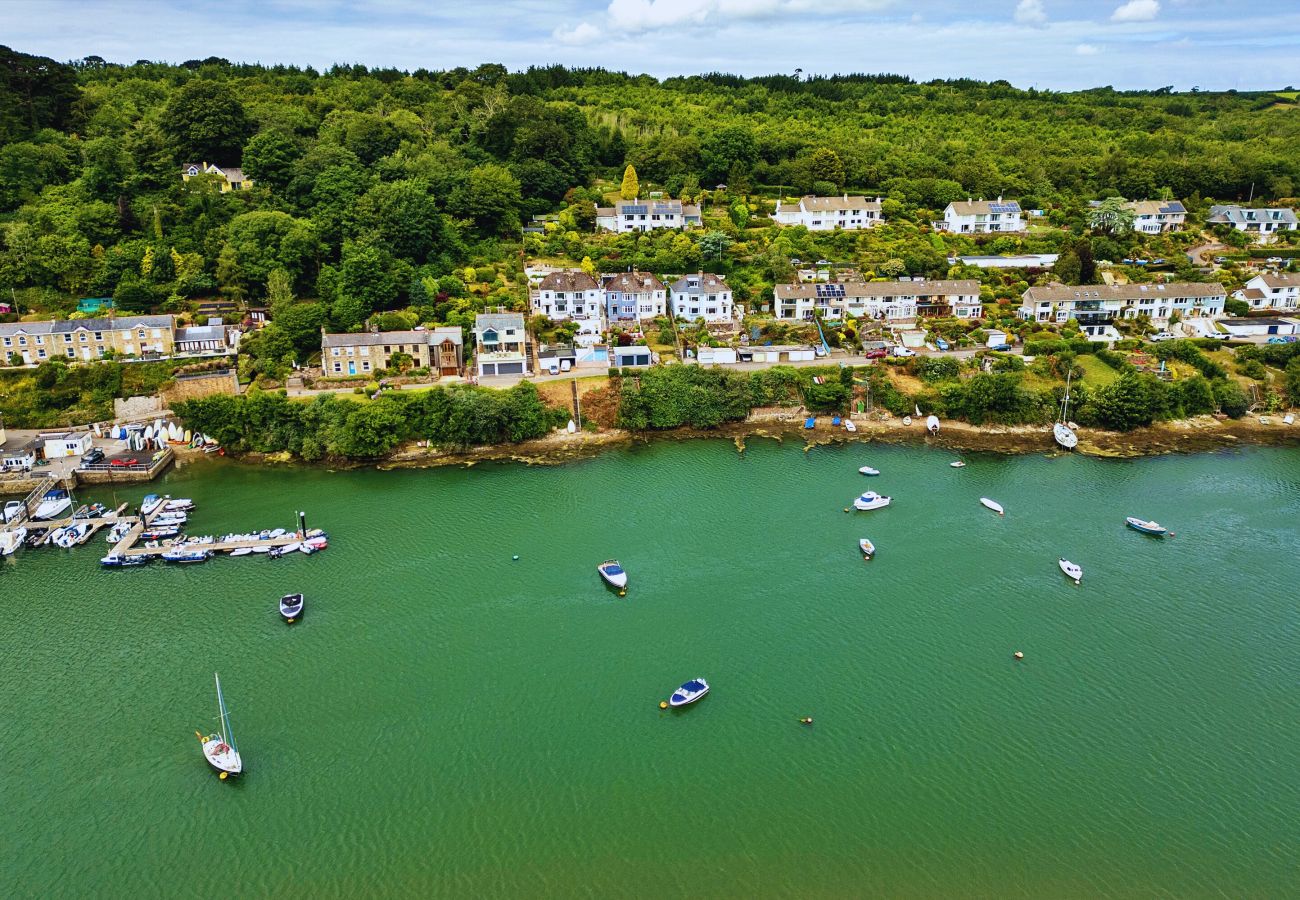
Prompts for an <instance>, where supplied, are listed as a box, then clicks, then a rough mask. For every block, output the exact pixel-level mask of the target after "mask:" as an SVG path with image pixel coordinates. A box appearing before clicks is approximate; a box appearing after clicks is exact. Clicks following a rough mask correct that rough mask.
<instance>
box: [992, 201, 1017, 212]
mask: <svg viewBox="0 0 1300 900" xmlns="http://www.w3.org/2000/svg"><path fill="white" fill-rule="evenodd" d="M1019 211H1020V204H1019V203H990V204H989V212H995V213H1005V212H1019Z"/></svg>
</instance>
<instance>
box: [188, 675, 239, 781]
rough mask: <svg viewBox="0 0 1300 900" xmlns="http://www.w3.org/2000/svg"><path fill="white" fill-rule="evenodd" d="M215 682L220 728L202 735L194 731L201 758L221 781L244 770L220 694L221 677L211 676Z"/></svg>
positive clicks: (228, 716)
mask: <svg viewBox="0 0 1300 900" xmlns="http://www.w3.org/2000/svg"><path fill="white" fill-rule="evenodd" d="M212 677H213V678H214V679H215V680H216V683H217V714H218V722H219V727H220V730H218V731H215V732H213V733H212V734H209V735H208V736H207V737H204V736H203V734H202V732H198V731H196V732H194V733H195V734H196V735H197V736H198V738H199V741H200V742H201V743H202V745H203V758H204V759H206V760H207V761H208V765H210V766H211V767H212V768H213V769H214V770H215V771H216V773H217V775H218V777H220V778H221V779H222V780H223V781H224V780H225V779H226V778H228V777H230V776H231V775H238V774H239V773H240V772H242V771H244V761H243V760H242V759H241V758H240V756H239V748H238V747H237V746H235V733H234V731H233V730H232V729H231V727H230V713H229V712H227V711H226V700H225V698H224V697H222V696H221V679H220V678H218V677H217V676H216V675H215V674H213V676H212Z"/></svg>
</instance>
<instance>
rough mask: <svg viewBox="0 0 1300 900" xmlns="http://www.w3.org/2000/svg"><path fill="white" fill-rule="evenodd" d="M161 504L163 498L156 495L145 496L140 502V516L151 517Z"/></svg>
mask: <svg viewBox="0 0 1300 900" xmlns="http://www.w3.org/2000/svg"><path fill="white" fill-rule="evenodd" d="M162 504H163V498H162V497H159V496H158V495H157V494H145V497H144V499H143V500H141V501H140V515H142V516H151V515H153V514H154V513H155V512H157V511H158V508H159V507H160V506H162Z"/></svg>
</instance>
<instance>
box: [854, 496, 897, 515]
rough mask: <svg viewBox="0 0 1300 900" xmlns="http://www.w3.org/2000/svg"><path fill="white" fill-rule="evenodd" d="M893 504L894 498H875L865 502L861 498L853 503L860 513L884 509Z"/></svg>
mask: <svg viewBox="0 0 1300 900" xmlns="http://www.w3.org/2000/svg"><path fill="white" fill-rule="evenodd" d="M892 502H893V498H892V497H875V498H874V499H871V500H863V499H862V498H861V497H859V498H858V499H856V500H854V501H853V508H854V509H856V510H858V511H859V512H870V511H871V510H873V509H884V508H885V507H886V506H888V505H889V504H890V503H892Z"/></svg>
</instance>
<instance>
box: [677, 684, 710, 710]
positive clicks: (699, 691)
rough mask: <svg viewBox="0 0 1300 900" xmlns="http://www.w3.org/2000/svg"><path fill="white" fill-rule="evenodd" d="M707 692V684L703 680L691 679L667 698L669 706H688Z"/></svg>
mask: <svg viewBox="0 0 1300 900" xmlns="http://www.w3.org/2000/svg"><path fill="white" fill-rule="evenodd" d="M708 692H709V683H708V682H707V681H705V680H704V679H703V678H692V679H691V680H690V681H688V682H686V683H685V684H683V685H682V686H681V687H679V688H678V689H677V690H675V691H673V695H672V696H671V697H669V698H668V705H669V706H689V705H690V704H692V703H694V702H695V701H696V700H699V699H700V698H701V697H703V696H704V695H705V694H707V693H708Z"/></svg>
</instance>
